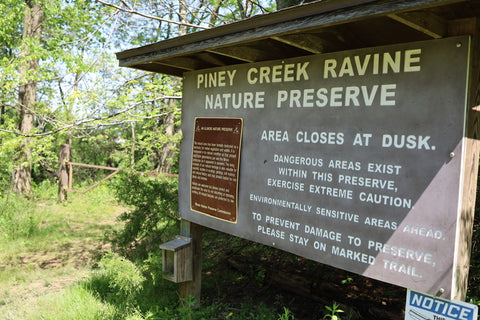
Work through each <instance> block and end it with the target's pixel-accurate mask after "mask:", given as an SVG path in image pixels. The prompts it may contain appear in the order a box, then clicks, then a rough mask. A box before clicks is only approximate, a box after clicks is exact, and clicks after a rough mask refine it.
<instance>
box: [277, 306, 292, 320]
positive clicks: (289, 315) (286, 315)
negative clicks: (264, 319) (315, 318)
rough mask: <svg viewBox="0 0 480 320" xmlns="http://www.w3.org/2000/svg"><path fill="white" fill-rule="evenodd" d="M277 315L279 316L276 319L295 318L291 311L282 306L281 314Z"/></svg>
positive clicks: (288, 319)
mask: <svg viewBox="0 0 480 320" xmlns="http://www.w3.org/2000/svg"><path fill="white" fill-rule="evenodd" d="M279 316H280V317H279V318H278V320H290V319H291V320H294V319H295V316H294V315H293V313H292V312H291V311H290V310H289V309H287V308H285V307H283V314H280V315H279Z"/></svg>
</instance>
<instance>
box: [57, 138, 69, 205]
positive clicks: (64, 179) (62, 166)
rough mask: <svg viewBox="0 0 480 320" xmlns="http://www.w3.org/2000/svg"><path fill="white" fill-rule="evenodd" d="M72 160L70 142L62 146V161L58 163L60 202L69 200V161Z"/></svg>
mask: <svg viewBox="0 0 480 320" xmlns="http://www.w3.org/2000/svg"><path fill="white" fill-rule="evenodd" d="M68 161H70V143H65V144H62V146H61V147H60V163H59V165H58V202H60V203H61V202H64V201H65V200H67V190H68V181H69V172H68V167H69V166H68V165H67V162H68Z"/></svg>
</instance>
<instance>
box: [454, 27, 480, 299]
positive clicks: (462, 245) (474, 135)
mask: <svg viewBox="0 0 480 320" xmlns="http://www.w3.org/2000/svg"><path fill="white" fill-rule="evenodd" d="M448 33H449V35H451V36H454V35H466V34H468V35H471V36H472V46H471V48H472V49H471V54H470V56H471V59H470V62H471V68H470V85H469V86H470V88H469V93H470V94H469V96H468V97H467V106H466V107H467V108H468V110H467V117H468V118H467V132H466V137H465V138H464V147H465V155H464V170H463V177H462V180H461V181H463V185H462V190H461V195H460V196H461V213H460V217H459V220H458V222H457V224H458V225H457V228H458V234H459V235H460V237H459V239H458V240H457V241H458V243H457V246H456V248H457V250H456V259H455V265H454V283H453V288H452V297H451V298H452V299H456V300H465V297H466V294H467V285H468V270H469V266H470V256H471V252H472V234H473V219H474V216H475V198H476V192H477V177H478V161H479V156H480V141H479V139H480V131H479V130H480V128H479V112H478V111H477V110H478V108H477V106H478V105H479V104H480V95H479V92H480V83H479V76H480V68H479V64H478V61H479V59H480V51H479V47H478V46H479V35H480V24H479V21H478V19H463V20H458V21H455V22H452V23H450V25H449V28H448ZM459 45H460V44H459Z"/></svg>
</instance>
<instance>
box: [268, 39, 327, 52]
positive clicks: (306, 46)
mask: <svg viewBox="0 0 480 320" xmlns="http://www.w3.org/2000/svg"><path fill="white" fill-rule="evenodd" d="M271 39H273V40H276V41H279V42H282V43H285V44H288V45H289V46H292V47H295V48H299V49H302V50H305V51H307V52H310V53H314V54H317V53H323V52H325V44H324V42H325V41H324V40H323V39H322V38H320V37H318V36H314V35H304V34H291V35H283V36H274V37H271Z"/></svg>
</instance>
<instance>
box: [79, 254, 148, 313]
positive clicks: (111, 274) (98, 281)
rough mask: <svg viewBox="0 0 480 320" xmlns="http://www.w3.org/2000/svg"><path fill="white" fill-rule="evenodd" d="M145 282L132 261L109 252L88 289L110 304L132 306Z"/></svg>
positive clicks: (93, 276)
mask: <svg viewBox="0 0 480 320" xmlns="http://www.w3.org/2000/svg"><path fill="white" fill-rule="evenodd" d="M144 281H145V277H144V276H143V275H142V274H141V272H140V270H139V269H138V268H137V267H136V266H135V265H134V264H133V263H132V262H131V261H129V260H127V259H125V258H122V257H121V256H119V255H118V254H116V253H112V252H109V253H107V254H105V255H104V256H103V258H102V260H101V261H100V263H99V268H98V269H97V270H95V272H93V274H92V276H91V279H90V281H89V282H88V283H87V288H90V289H93V290H94V291H96V292H97V293H98V294H99V295H100V296H101V297H102V299H104V300H106V301H108V302H111V303H117V304H118V303H120V304H125V305H132V304H133V303H134V301H135V299H136V298H137V295H138V293H139V292H140V291H141V290H142V288H143V286H142V284H143V282H144Z"/></svg>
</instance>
